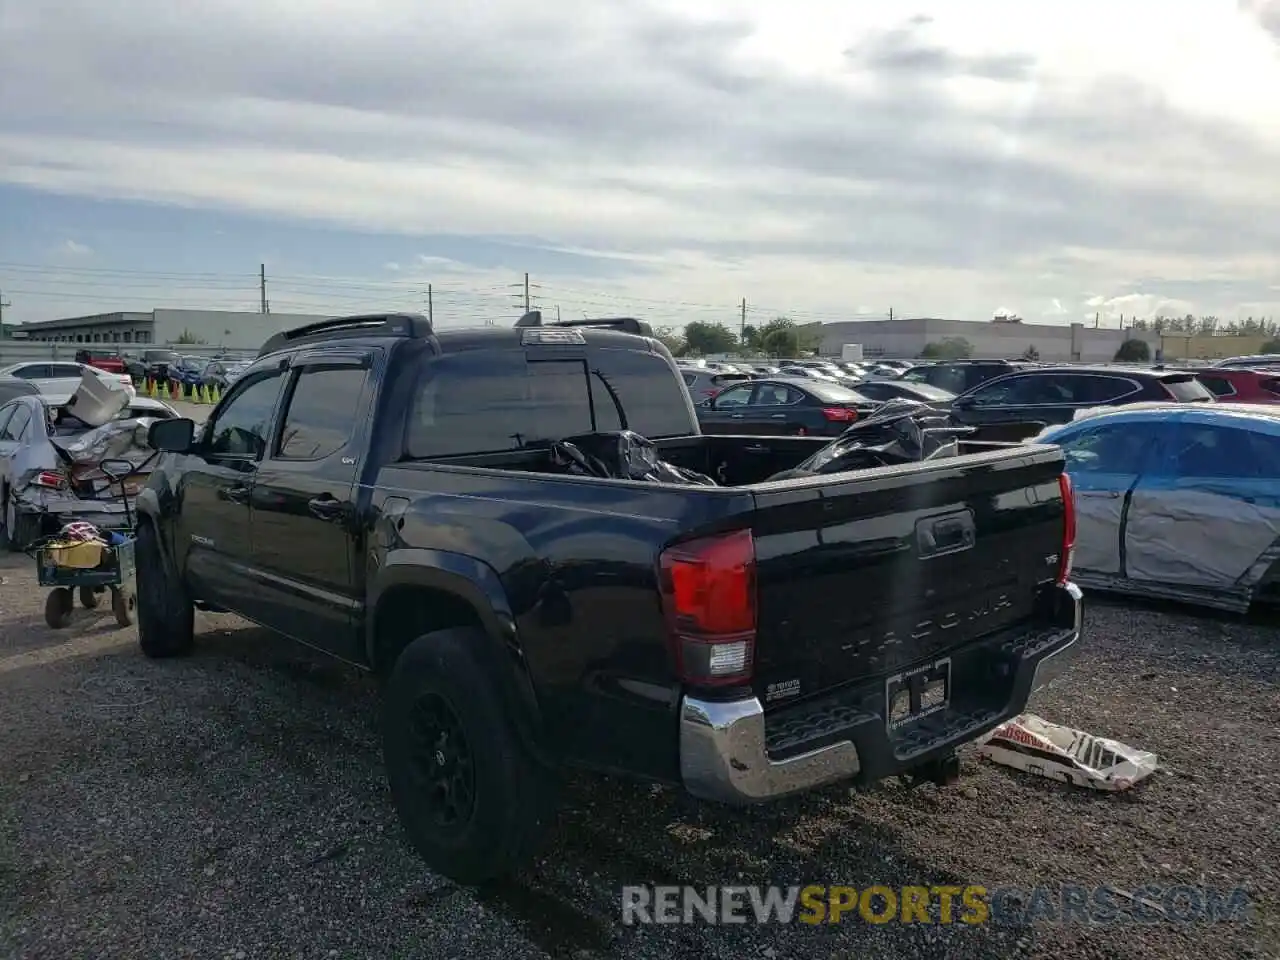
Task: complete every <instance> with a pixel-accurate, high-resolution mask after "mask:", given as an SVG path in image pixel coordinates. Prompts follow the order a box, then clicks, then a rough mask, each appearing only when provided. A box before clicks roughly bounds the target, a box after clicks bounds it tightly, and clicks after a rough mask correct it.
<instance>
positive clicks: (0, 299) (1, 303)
mask: <svg viewBox="0 0 1280 960" xmlns="http://www.w3.org/2000/svg"><path fill="white" fill-rule="evenodd" d="M12 306H13V303H12V302H10V301H8V300H6V299H5V298H4V291H3V290H0V337H8V335H9V334H8V332H7V331H6V330H5V328H4V308H5V307H12Z"/></svg>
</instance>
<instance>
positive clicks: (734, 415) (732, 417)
mask: <svg viewBox="0 0 1280 960" xmlns="http://www.w3.org/2000/svg"><path fill="white" fill-rule="evenodd" d="M729 419H730V420H741V419H742V414H740V413H731V414H729Z"/></svg>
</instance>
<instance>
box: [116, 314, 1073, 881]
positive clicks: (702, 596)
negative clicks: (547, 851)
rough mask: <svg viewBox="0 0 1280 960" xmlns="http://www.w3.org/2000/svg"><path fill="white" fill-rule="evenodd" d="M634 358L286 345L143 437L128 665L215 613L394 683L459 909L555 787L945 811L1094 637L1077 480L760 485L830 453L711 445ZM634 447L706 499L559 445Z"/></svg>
mask: <svg viewBox="0 0 1280 960" xmlns="http://www.w3.org/2000/svg"><path fill="white" fill-rule="evenodd" d="M644 333H645V328H644V327H643V326H641V325H639V324H638V323H637V322H636V321H634V320H631V321H590V322H577V323H566V324H555V325H546V326H542V325H532V326H529V325H525V326H522V325H517V326H516V328H514V329H505V328H494V327H489V328H482V329H473V330H433V329H432V327H431V324H430V323H429V322H428V321H427V320H426V319H425V318H423V317H420V316H414V315H390V316H374V317H354V318H341V319H337V320H332V321H325V322H323V323H320V324H314V325H311V326H308V327H303V328H300V329H298V330H294V331H291V332H288V333H284V334H279V335H277V336H276V337H274V338H272V339H271V340H270V341H268V343H267V344H266V345H265V346H264V348H263V352H262V354H261V355H260V356H259V357H258V359H257V360H256V361H255V362H254V363H253V364H252V365H251V366H250V367H249V368H248V369H247V370H246V372H245V373H244V375H243V377H242V378H241V379H240V380H239V381H238V382H237V383H236V384H235V386H234V387H233V388H232V389H231V390H229V391H228V392H227V394H226V396H225V397H224V398H223V400H222V401H221V403H220V404H219V405H218V406H217V407H216V408H215V409H214V410H213V412H212V414H211V416H210V417H209V419H208V421H207V422H206V424H205V425H204V427H203V428H200V429H199V430H197V428H196V425H195V424H194V423H192V421H190V420H167V421H162V422H160V423H157V424H155V425H154V426H153V427H152V428H151V434H150V440H151V443H152V445H153V446H154V447H155V448H156V449H158V450H161V451H163V453H162V455H161V458H160V459H159V461H158V465H157V466H156V467H155V469H154V472H153V473H152V474H151V479H150V482H149V484H148V486H147V488H146V489H145V490H144V491H143V493H142V494H141V495H140V496H139V498H138V514H139V526H138V541H137V563H138V604H139V606H138V632H139V640H140V643H141V647H142V650H143V652H144V653H146V654H147V655H148V656H152V657H165V656H175V655H181V654H184V653H186V652H187V651H188V650H190V648H191V646H192V642H193V624H194V610H195V608H201V609H209V610H230V611H233V612H235V613H237V614H240V615H241V616H243V617H245V618H247V619H249V620H252V621H255V622H257V623H259V624H261V625H263V626H265V627H269V628H271V629H273V630H276V631H278V632H280V633H282V634H285V635H287V636H289V637H292V638H293V639H295V640H298V641H301V642H303V643H305V644H309V645H310V646H312V647H316V648H319V649H321V650H323V651H326V652H327V653H330V654H332V655H334V656H336V657H340V658H342V659H344V660H347V661H350V662H351V663H354V664H357V665H359V666H361V667H363V668H366V669H369V670H372V671H374V672H376V673H377V674H378V675H380V676H381V677H383V678H384V680H385V686H384V713H385V716H384V744H383V746H384V758H385V764H386V769H387V774H388V779H389V781H390V785H391V789H392V794H393V797H394V800H395V803H396V806H397V810H398V812H399V815H400V818H401V821H402V823H403V824H404V827H405V829H406V832H407V834H408V836H409V838H410V840H411V841H412V843H413V844H414V846H415V847H416V848H417V849H418V851H419V852H420V853H421V854H422V855H423V856H424V857H425V858H426V860H427V861H428V862H429V863H430V864H431V865H432V866H433V867H435V868H436V869H438V870H439V871H441V872H442V873H444V874H446V875H449V876H452V877H454V878H456V879H458V880H460V881H463V882H479V881H481V880H484V879H486V878H489V877H493V876H496V875H498V874H501V873H504V872H507V871H509V870H511V869H513V868H516V867H518V866H519V865H520V863H521V862H522V860H523V859H524V858H526V857H528V856H529V855H530V853H531V851H532V848H533V845H534V843H535V841H536V839H537V837H538V835H539V833H540V830H541V828H542V827H543V825H544V824H545V822H546V821H547V819H548V818H549V817H550V816H551V815H552V813H553V811H554V802H553V797H554V795H555V782H556V773H557V772H558V771H560V770H562V769H564V768H565V767H569V766H580V767H587V768H592V769H595V770H599V771H605V772H614V773H620V774H626V775H630V776H635V777H639V778H643V779H646V780H650V781H656V782H665V783H670V784H678V785H679V784H682V785H683V786H684V787H685V788H686V789H687V790H688V791H689V792H691V793H692V794H694V795H696V796H698V797H701V798H705V799H710V800H719V801H725V802H730V803H750V802H757V801H763V800H768V799H771V798H774V797H779V796H782V795H785V794H790V793H794V792H797V791H802V790H807V789H810V788H814V787H818V786H820V785H823V784H827V783H831V782H834V781H847V782H850V783H867V782H873V781H876V780H879V779H882V778H884V777H887V776H893V775H899V774H901V775H905V776H907V777H909V778H910V779H913V780H914V779H932V780H934V781H938V782H948V781H950V780H951V779H954V776H955V775H956V773H957V772H958V762H957V761H956V759H955V750H956V748H957V747H958V746H959V745H961V744H963V743H966V742H969V741H971V740H973V739H974V738H976V737H977V736H979V735H980V734H982V733H983V732H985V731H987V730H989V729H991V728H992V727H993V726H995V725H996V724H998V723H999V722H1001V721H1002V720H1004V719H1006V718H1008V717H1010V716H1012V715H1014V714H1016V713H1018V712H1019V711H1021V710H1022V709H1023V707H1024V706H1025V704H1026V702H1027V699H1028V697H1029V696H1030V695H1031V693H1032V692H1033V690H1035V689H1037V688H1039V687H1040V686H1042V685H1043V684H1044V683H1045V682H1046V681H1047V680H1048V679H1049V678H1050V677H1051V676H1052V675H1053V674H1054V673H1056V672H1058V671H1059V670H1060V669H1061V667H1062V664H1063V663H1064V661H1065V660H1066V659H1067V657H1068V655H1069V652H1070V650H1071V648H1072V647H1073V646H1074V645H1075V644H1076V641H1077V638H1078V637H1079V634H1080V624H1081V619H1080V617H1081V600H1080V596H1081V595H1080V591H1079V590H1078V589H1077V588H1076V587H1075V586H1074V585H1073V584H1072V583H1071V582H1070V579H1069V574H1070V566H1071V547H1072V539H1073V536H1074V519H1073V516H1074V514H1073V510H1072V508H1071V497H1070V486H1069V482H1068V480H1067V479H1066V477H1065V475H1064V473H1063V458H1062V454H1061V452H1060V451H1059V450H1058V449H1057V448H1056V447H1048V446H1022V447H1012V446H999V445H993V444H987V445H983V444H974V445H972V446H971V447H970V448H968V449H967V450H965V451H963V452H962V454H961V455H960V456H958V457H954V458H950V459H943V460H934V461H928V462H922V463H913V464H907V465H905V466H895V467H885V468H877V469H873V470H864V471H861V472H849V473H836V474H828V475H823V476H816V477H812V478H801V479H792V480H780V481H767V480H766V478H768V477H770V476H771V475H772V474H774V473H776V472H778V471H780V470H783V469H787V468H790V467H794V466H795V465H796V464H798V463H800V462H801V461H803V460H804V459H805V458H807V457H808V456H810V455H811V454H812V453H813V452H815V450H817V449H818V448H820V447H821V446H822V444H823V443H824V442H825V441H824V440H823V439H821V438H809V437H763V438H762V437H734V436H701V435H699V433H698V425H697V420H696V418H695V416H694V411H693V405H692V402H691V400H690V397H689V394H688V392H687V391H686V389H685V387H684V385H683V381H682V380H681V377H680V373H679V371H678V369H677V368H676V366H675V364H674V362H673V361H672V359H671V356H670V354H669V353H668V352H667V350H666V348H665V347H664V346H663V345H662V344H661V343H660V342H659V341H657V340H655V339H652V338H651V337H648V336H644V335H643V334H644ZM619 429H630V430H632V431H635V432H637V433H639V434H642V435H643V436H646V437H648V438H650V439H651V440H653V441H654V442H655V443H656V445H657V447H658V449H659V450H660V452H661V456H662V457H663V458H665V459H666V460H667V461H668V462H669V463H671V464H673V465H675V466H678V467H682V468H686V469H690V470H696V471H699V472H701V473H703V474H706V475H707V476H710V477H713V478H716V479H717V480H718V484H717V485H711V486H706V485H679V484H677V483H666V482H659V483H654V482H644V481H636V480H626V479H605V478H597V477H589V476H571V475H566V474H565V473H564V472H563V471H558V472H557V470H555V469H553V468H552V464H551V463H550V459H549V458H550V457H551V455H552V454H551V450H550V448H549V444H548V443H547V441H554V440H557V439H559V438H564V437H570V436H579V435H584V434H591V433H593V432H596V433H598V432H602V431H617V430H619ZM1064 493H1065V494H1066V495H1065V496H1064Z"/></svg>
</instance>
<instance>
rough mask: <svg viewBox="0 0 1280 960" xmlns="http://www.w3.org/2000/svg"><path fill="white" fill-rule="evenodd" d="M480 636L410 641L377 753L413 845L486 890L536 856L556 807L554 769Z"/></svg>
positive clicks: (392, 685) (397, 669) (392, 680)
mask: <svg viewBox="0 0 1280 960" xmlns="http://www.w3.org/2000/svg"><path fill="white" fill-rule="evenodd" d="M485 640H486V638H485V637H484V635H483V634H480V633H478V632H477V631H474V630H465V629H459V630H441V631H437V632H435V633H429V634H425V635H423V636H421V637H419V638H418V639H417V640H415V641H413V642H412V643H411V644H409V646H408V647H406V648H405V650H404V652H403V653H402V654H401V655H400V658H399V659H398V660H397V661H396V663H395V666H394V667H393V668H392V671H391V675H390V677H389V678H388V681H387V687H386V692H385V701H384V707H383V709H384V715H383V755H384V758H385V762H386V767H387V779H388V781H389V782H390V785H391V796H392V799H393V800H394V801H395V806H396V811H397V812H398V814H399V816H400V822H401V824H402V825H403V826H404V829H405V832H406V833H407V834H408V836H409V841H410V843H412V844H413V846H414V848H415V849H416V850H417V851H418V853H419V854H420V855H421V856H422V857H423V859H424V860H426V862H427V863H428V864H429V865H430V866H431V867H433V868H434V869H435V870H437V871H439V872H440V873H442V874H444V875H445V876H447V877H450V878H452V879H453V880H455V881H457V882H459V883H464V884H475V883H483V882H484V881H486V880H491V879H494V878H495V877H499V876H503V875H505V874H508V873H510V872H512V871H513V870H515V869H518V868H519V867H520V866H522V865H524V864H525V863H526V862H527V861H528V860H530V859H531V858H532V856H533V853H534V851H535V849H536V847H537V843H538V841H539V840H540V838H541V836H542V833H543V830H544V829H545V827H546V825H547V823H548V822H549V821H550V819H551V816H552V812H553V809H554V786H553V783H552V779H551V775H550V772H549V771H547V770H545V769H544V768H542V767H541V766H540V765H538V764H537V763H536V762H535V760H534V759H533V757H532V756H530V754H529V752H528V750H527V748H526V747H525V746H524V744H523V743H522V742H521V741H520V738H519V735H518V734H517V732H516V728H515V721H514V718H513V715H512V710H511V708H510V706H509V705H508V704H507V703H506V702H504V698H503V695H502V692H501V684H500V683H499V682H498V678H497V677H496V676H495V667H494V666H493V664H492V663H491V662H490V661H488V660H486V659H485V658H484V651H486V650H487V649H488V646H487V644H486V642H485Z"/></svg>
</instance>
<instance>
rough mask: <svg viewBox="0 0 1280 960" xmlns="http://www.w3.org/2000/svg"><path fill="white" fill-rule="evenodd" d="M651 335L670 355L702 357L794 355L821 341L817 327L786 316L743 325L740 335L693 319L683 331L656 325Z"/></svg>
mask: <svg viewBox="0 0 1280 960" xmlns="http://www.w3.org/2000/svg"><path fill="white" fill-rule="evenodd" d="M654 335H655V336H656V337H657V338H658V339H659V340H661V341H662V342H663V343H665V344H666V345H667V349H668V350H670V351H671V353H672V355H673V356H677V357H704V356H708V355H712V354H718V353H754V354H763V355H765V356H769V357H797V356H799V355H800V354H802V353H812V352H813V351H815V350H817V349H818V347H819V346H820V345H821V341H822V333H821V331H820V330H811V329H809V328H807V327H800V326H797V325H796V323H795V321H794V320H792V319H791V318H790V317H775V318H774V319H773V320H770V321H769V322H768V323H766V324H764V325H763V326H759V327H757V326H754V325H750V324H749V325H747V326H745V327H743V328H742V333H741V335H739V334H737V333H734V332H733V331H732V330H730V329H729V328H728V327H726V326H723V325H721V324H719V323H707V322H705V321H703V320H693V321H690V322H689V323H688V324H686V325H685V328H684V330H683V331H679V330H675V329H674V328H672V327H659V328H657V329H656V330H654Z"/></svg>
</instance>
